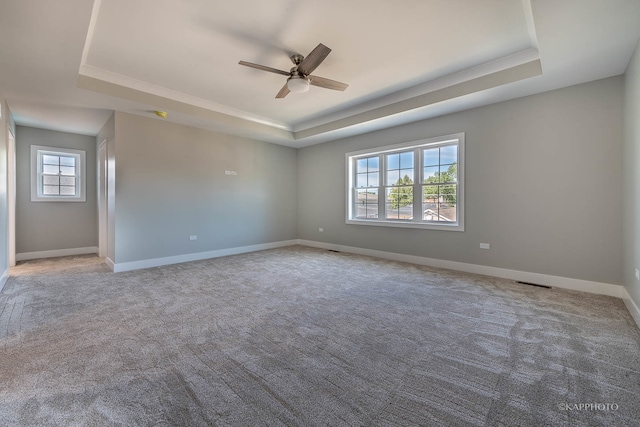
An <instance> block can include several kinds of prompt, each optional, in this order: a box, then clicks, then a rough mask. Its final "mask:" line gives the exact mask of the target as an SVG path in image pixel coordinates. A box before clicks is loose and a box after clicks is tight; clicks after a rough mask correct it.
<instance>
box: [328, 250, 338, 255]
mask: <svg viewBox="0 0 640 427" xmlns="http://www.w3.org/2000/svg"><path fill="white" fill-rule="evenodd" d="M327 250H328V251H329V252H335V253H337V254H339V253H340V251H334V250H333V249H327Z"/></svg>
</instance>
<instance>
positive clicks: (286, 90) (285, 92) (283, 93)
mask: <svg viewBox="0 0 640 427" xmlns="http://www.w3.org/2000/svg"><path fill="white" fill-rule="evenodd" d="M289 92H291V91H290V90H289V87H288V86H287V84H286V83H285V84H284V86H282V89H280V92H278V94H277V95H276V98H284V97H285V96H287V95H289Z"/></svg>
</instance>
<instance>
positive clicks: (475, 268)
mask: <svg viewBox="0 0 640 427" xmlns="http://www.w3.org/2000/svg"><path fill="white" fill-rule="evenodd" d="M298 242H299V244H301V245H305V246H311V247H314V248H321V249H330V250H336V251H341V252H349V253H353V254H358V255H367V256H373V257H377V258H384V259H390V260H393V261H402V262H408V263H411V264H419V265H426V266H429V267H436V268H446V269H449V270H456V271H464V272H466V273H474V274H482V275H485V276H493V277H500V278H503V279H510V280H519V281H522V282H530V283H536V284H540V285H545V286H551V287H554V288H563V289H571V290H574V291H582V292H589V293H592V294H600V295H608V296H612V297H617V298H623V297H624V295H625V294H626V290H625V289H624V287H623V286H620V285H613V284H610V283H601V282H592V281H589V280H581V279H572V278H570V277H560V276H551V275H548V274H540V273H531V272H528V271H518V270H508V269H506V268H499V267H489V266H486V265H478V264H468V263H466V262H458V261H447V260H443V259H436V258H426V257H421V256H415V255H405V254H398V253H395V252H384V251H377V250H373V249H364V248H357V247H353V246H344V245H335V244H332V243H324V242H316V241H312V240H298Z"/></svg>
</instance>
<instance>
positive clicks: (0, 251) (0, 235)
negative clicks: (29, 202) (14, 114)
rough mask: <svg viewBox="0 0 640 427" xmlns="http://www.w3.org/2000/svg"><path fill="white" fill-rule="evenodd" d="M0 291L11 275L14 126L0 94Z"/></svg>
mask: <svg viewBox="0 0 640 427" xmlns="http://www.w3.org/2000/svg"><path fill="white" fill-rule="evenodd" d="M0 106H2V118H0V290H2V288H3V287H4V283H5V281H6V278H7V275H8V273H9V206H8V201H7V143H8V142H7V139H8V132H9V128H10V127H12V126H13V123H12V120H11V112H10V111H9V108H8V106H7V103H6V102H5V99H4V96H2V94H1V93H0Z"/></svg>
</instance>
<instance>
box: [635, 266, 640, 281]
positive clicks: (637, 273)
mask: <svg viewBox="0 0 640 427" xmlns="http://www.w3.org/2000/svg"><path fill="white" fill-rule="evenodd" d="M636 280H640V271H639V270H638V269H637V268H636Z"/></svg>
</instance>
